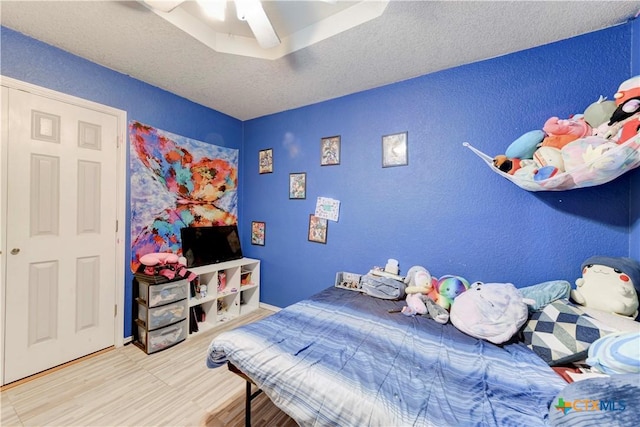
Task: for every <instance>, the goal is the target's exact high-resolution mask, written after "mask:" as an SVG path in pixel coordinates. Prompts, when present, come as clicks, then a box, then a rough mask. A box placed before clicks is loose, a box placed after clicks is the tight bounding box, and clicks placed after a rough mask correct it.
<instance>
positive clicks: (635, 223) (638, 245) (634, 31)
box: [629, 19, 640, 260]
mask: <svg viewBox="0 0 640 427" xmlns="http://www.w3.org/2000/svg"><path fill="white" fill-rule="evenodd" d="M630 27H631V75H632V76H639V75H640V19H636V20H634V21H632V22H631V24H630ZM630 203H631V213H630V226H631V231H630V233H629V254H630V256H631V257H632V258H634V259H637V260H640V168H639V169H638V170H636V171H634V172H632V173H631V192H630Z"/></svg>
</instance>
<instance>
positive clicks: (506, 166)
mask: <svg viewBox="0 0 640 427" xmlns="http://www.w3.org/2000/svg"><path fill="white" fill-rule="evenodd" d="M493 166H495V167H497V168H498V169H500V170H501V171H502V172H505V173H508V174H509V175H513V174H514V173H516V171H517V170H518V169H520V159H517V158H515V157H514V158H509V157H507V156H506V155H504V154H499V155H497V156H495V157H494V158H493Z"/></svg>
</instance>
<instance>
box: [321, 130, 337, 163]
mask: <svg viewBox="0 0 640 427" xmlns="http://www.w3.org/2000/svg"><path fill="white" fill-rule="evenodd" d="M339 164H340V135H337V136H328V137H326V138H321V139H320V166H330V165H339Z"/></svg>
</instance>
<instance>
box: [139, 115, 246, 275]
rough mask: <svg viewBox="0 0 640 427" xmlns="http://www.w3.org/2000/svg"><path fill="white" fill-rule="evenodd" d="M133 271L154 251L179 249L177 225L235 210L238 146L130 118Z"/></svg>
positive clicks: (232, 219)
mask: <svg viewBox="0 0 640 427" xmlns="http://www.w3.org/2000/svg"><path fill="white" fill-rule="evenodd" d="M129 140H130V142H131V146H130V154H131V156H130V157H131V270H132V271H133V272H136V271H138V268H139V266H140V262H139V260H140V257H141V256H142V255H145V254H147V253H152V252H172V253H175V254H181V252H182V248H181V242H180V229H181V228H182V227H188V226H210V225H230V224H236V223H237V215H238V213H237V212H238V194H237V187H238V150H236V149H231V148H224V147H218V146H216V145H212V144H207V143H204V142H200V141H196V140H193V139H189V138H185V137H182V136H179V135H175V134H172V133H169V132H165V131H162V130H159V129H155V128H153V127H151V126H148V125H144V124H142V123H139V122H136V121H131V122H129Z"/></svg>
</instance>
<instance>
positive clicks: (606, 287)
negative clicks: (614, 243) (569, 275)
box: [571, 256, 640, 317]
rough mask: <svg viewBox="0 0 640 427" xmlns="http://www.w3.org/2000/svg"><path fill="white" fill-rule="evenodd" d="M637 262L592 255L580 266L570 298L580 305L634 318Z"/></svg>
mask: <svg viewBox="0 0 640 427" xmlns="http://www.w3.org/2000/svg"><path fill="white" fill-rule="evenodd" d="M638 288H640V263H639V262H638V261H636V260H634V259H631V258H623V257H619V258H618V257H608V256H593V257H590V258H588V259H587V260H586V261H585V262H583V263H582V277H581V278H579V279H577V280H576V289H574V290H572V291H571V298H572V299H573V300H574V301H575V302H577V303H578V304H580V305H583V306H585V307H591V308H595V309H597V310H602V311H605V312H609V313H616V314H619V315H622V316H628V317H636V316H637V315H638V292H639V291H638Z"/></svg>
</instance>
